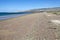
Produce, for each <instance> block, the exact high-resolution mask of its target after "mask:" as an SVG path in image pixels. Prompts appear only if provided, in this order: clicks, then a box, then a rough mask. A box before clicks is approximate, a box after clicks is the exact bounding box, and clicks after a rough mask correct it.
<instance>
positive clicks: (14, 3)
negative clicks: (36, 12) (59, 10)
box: [0, 0, 60, 12]
mask: <svg viewBox="0 0 60 40" xmlns="http://www.w3.org/2000/svg"><path fill="white" fill-rule="evenodd" d="M49 7H60V0H0V12H15V11H21V10H29V9H37V8H49Z"/></svg>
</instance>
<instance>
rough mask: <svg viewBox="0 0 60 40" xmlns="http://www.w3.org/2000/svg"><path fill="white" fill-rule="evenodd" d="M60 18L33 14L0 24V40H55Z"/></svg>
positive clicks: (45, 14) (46, 14) (44, 14)
mask: <svg viewBox="0 0 60 40" xmlns="http://www.w3.org/2000/svg"><path fill="white" fill-rule="evenodd" d="M59 18H60V16H57V15H54V14H48V13H35V14H29V15H25V16H21V17H16V18H12V19H8V20H4V21H1V22H0V40H56V39H57V38H58V35H57V33H56V31H57V28H58V27H57V26H59V24H58V23H57V24H56V23H53V22H52V21H51V20H60V19H59Z"/></svg>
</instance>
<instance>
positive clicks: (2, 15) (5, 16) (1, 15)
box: [0, 12, 31, 20]
mask: <svg viewBox="0 0 60 40" xmlns="http://www.w3.org/2000/svg"><path fill="white" fill-rule="evenodd" d="M27 14H31V13H30V12H29V13H26V12H25V13H0V20H6V19H9V18H15V17H18V16H23V15H27Z"/></svg>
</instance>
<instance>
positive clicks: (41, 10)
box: [29, 7, 60, 13]
mask: <svg viewBox="0 0 60 40" xmlns="http://www.w3.org/2000/svg"><path fill="white" fill-rule="evenodd" d="M47 11H60V7H54V8H39V9H31V10H29V12H34V13H35V12H47Z"/></svg>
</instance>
